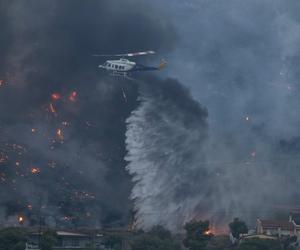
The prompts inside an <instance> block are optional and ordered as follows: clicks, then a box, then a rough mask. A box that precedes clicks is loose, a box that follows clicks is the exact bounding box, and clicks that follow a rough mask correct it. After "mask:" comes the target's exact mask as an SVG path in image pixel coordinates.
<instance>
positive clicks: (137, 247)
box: [131, 226, 180, 250]
mask: <svg viewBox="0 0 300 250" xmlns="http://www.w3.org/2000/svg"><path fill="white" fill-rule="evenodd" d="M131 247H132V250H180V245H179V244H178V243H177V242H176V241H175V239H174V237H173V236H172V234H171V233H170V232H169V231H168V230H166V229H165V228H163V227H162V226H155V227H153V228H152V229H151V230H150V231H149V232H146V233H145V232H139V233H138V234H137V235H135V236H134V237H133V240H132V241H131Z"/></svg>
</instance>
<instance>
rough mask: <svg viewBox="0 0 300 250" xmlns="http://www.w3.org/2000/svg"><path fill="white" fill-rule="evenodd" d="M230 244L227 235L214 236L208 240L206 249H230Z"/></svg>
mask: <svg viewBox="0 0 300 250" xmlns="http://www.w3.org/2000/svg"><path fill="white" fill-rule="evenodd" d="M231 249H232V244H231V241H230V240H229V237H228V235H220V236H214V237H212V238H211V240H210V241H209V243H208V245H207V247H206V250H231Z"/></svg>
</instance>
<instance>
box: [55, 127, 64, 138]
mask: <svg viewBox="0 0 300 250" xmlns="http://www.w3.org/2000/svg"><path fill="white" fill-rule="evenodd" d="M56 137H57V138H58V139H59V140H63V139H64V135H63V133H62V130H61V129H60V128H58V129H57V130H56Z"/></svg>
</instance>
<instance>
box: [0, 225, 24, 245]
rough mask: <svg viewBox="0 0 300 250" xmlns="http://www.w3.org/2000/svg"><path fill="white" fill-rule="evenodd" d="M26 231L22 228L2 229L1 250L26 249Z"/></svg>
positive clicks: (0, 237) (0, 235) (0, 236)
mask: <svg viewBox="0 0 300 250" xmlns="http://www.w3.org/2000/svg"><path fill="white" fill-rule="evenodd" d="M25 244H26V233H25V232H24V230H22V229H20V228H4V229H1V230H0V249H1V250H24V249H25Z"/></svg>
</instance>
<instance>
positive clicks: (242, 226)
mask: <svg viewBox="0 0 300 250" xmlns="http://www.w3.org/2000/svg"><path fill="white" fill-rule="evenodd" d="M229 228H230V232H231V234H232V236H233V237H234V238H236V239H239V238H240V234H245V233H248V227H247V225H246V223H245V222H244V221H242V220H239V218H234V220H233V222H231V223H229Z"/></svg>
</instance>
